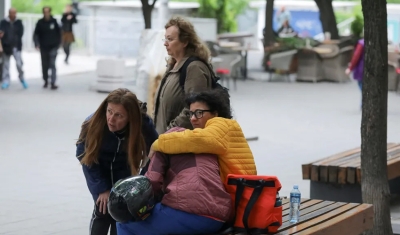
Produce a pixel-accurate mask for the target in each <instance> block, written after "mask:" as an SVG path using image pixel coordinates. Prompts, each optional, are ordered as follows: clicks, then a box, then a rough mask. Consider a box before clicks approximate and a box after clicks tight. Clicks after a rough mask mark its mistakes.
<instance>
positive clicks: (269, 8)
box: [264, 0, 275, 47]
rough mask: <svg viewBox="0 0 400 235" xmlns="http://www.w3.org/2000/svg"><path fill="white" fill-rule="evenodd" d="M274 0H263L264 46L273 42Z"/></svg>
mask: <svg viewBox="0 0 400 235" xmlns="http://www.w3.org/2000/svg"><path fill="white" fill-rule="evenodd" d="M273 14H274V0H266V1H265V28H264V47H267V46H270V45H272V44H273V43H274V42H275V34H274V29H273V23H272V22H273Z"/></svg>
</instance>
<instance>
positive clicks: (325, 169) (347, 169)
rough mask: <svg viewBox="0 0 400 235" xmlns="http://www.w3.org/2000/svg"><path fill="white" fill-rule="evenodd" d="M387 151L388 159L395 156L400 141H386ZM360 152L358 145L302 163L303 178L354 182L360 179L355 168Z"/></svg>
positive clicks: (331, 181)
mask: <svg viewBox="0 0 400 235" xmlns="http://www.w3.org/2000/svg"><path fill="white" fill-rule="evenodd" d="M387 152H388V159H390V156H392V157H393V155H396V156H397V153H399V152H400V143H388V144H387ZM360 154H361V148H360V147H358V148H354V149H350V150H348V151H344V152H341V153H338V154H335V155H332V156H330V157H327V158H324V159H321V160H318V161H315V162H312V163H309V164H303V165H302V173H303V179H311V180H312V181H319V182H325V183H328V182H329V183H339V184H346V183H349V184H355V183H357V182H359V179H360V178H359V177H360V172H358V170H357V167H359V166H360V164H361V156H360ZM399 174H400V173H399ZM391 175H393V174H391ZM394 175H395V174H394Z"/></svg>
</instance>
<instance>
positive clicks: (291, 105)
mask: <svg viewBox="0 0 400 235" xmlns="http://www.w3.org/2000/svg"><path fill="white" fill-rule="evenodd" d="M132 72H133V71H132V69H127V71H126V73H127V77H129V75H130V74H132ZM94 79H95V73H94V72H91V73H85V74H79V75H70V76H63V77H60V79H59V84H60V89H59V90H58V91H51V90H44V89H42V88H41V85H42V81H41V80H39V79H31V80H30V88H29V89H28V90H23V89H22V88H21V87H20V86H19V84H15V85H14V84H13V85H12V86H11V87H10V89H9V90H7V91H2V90H0V110H1V115H0V125H1V129H0V130H1V131H0V149H1V151H0V178H1V179H2V183H3V185H2V191H1V193H0V208H1V210H0V234H7V235H25V234H31V235H48V234H63V235H67V234H68V235H70V234H87V232H88V225H89V219H90V215H91V210H92V199H91V196H90V194H89V192H88V190H87V187H86V184H85V180H84V177H83V174H82V171H81V168H80V165H79V164H78V161H77V160H76V159H75V145H74V144H75V141H76V138H77V137H78V134H79V130H80V124H81V122H82V121H83V120H84V118H85V117H86V116H87V115H88V114H89V113H91V112H92V111H93V110H95V109H96V108H97V107H98V105H99V104H100V102H101V101H102V100H103V99H104V98H105V96H106V95H105V94H100V93H96V92H93V91H89V89H88V88H89V86H90V84H91V83H92V82H93V81H94ZM238 87H239V88H238V90H237V91H232V92H231V94H232V104H233V108H234V116H235V118H236V119H237V120H238V121H239V123H240V124H241V125H242V127H243V130H244V132H245V134H246V135H247V136H249V137H250V136H258V137H259V140H258V141H255V142H251V143H250V145H251V148H252V150H253V152H254V155H255V158H256V163H257V167H258V172H259V174H271V175H277V176H278V177H279V179H280V180H281V182H282V184H283V188H282V192H281V195H288V194H289V191H290V189H291V187H292V185H293V184H299V186H300V190H301V192H302V196H304V197H308V196H309V186H308V181H303V180H302V177H301V164H302V163H307V162H310V161H313V160H316V159H318V158H321V157H325V156H327V155H330V154H334V153H336V152H338V151H342V150H346V149H348V148H353V147H355V146H358V145H359V144H360V120H361V112H360V109H359V100H360V94H359V91H358V89H357V85H356V84H354V83H347V84H334V83H318V84H311V83H281V82H273V83H268V82H260V81H247V82H239V83H238ZM399 117H400V96H399V95H396V94H393V93H390V94H389V113H388V128H389V130H388V141H392V142H400V136H399V135H398V133H400V122H399V121H398V120H399Z"/></svg>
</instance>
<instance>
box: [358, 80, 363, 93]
mask: <svg viewBox="0 0 400 235" xmlns="http://www.w3.org/2000/svg"><path fill="white" fill-rule="evenodd" d="M357 83H358V87H359V88H360V91H362V84H363V82H362V80H361V81H357Z"/></svg>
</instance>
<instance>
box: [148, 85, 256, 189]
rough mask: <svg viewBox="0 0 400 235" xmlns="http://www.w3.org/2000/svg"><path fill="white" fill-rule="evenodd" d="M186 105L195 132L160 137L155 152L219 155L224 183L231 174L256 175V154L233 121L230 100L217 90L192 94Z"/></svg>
mask: <svg viewBox="0 0 400 235" xmlns="http://www.w3.org/2000/svg"><path fill="white" fill-rule="evenodd" d="M186 104H187V106H188V107H189V110H190V111H189V112H188V113H187V115H188V116H189V118H190V122H191V123H192V125H193V127H194V130H185V131H182V132H172V133H166V134H161V135H159V137H158V140H156V141H155V142H154V143H153V145H152V151H160V152H163V153H166V154H180V153H195V154H199V153H211V154H216V155H218V161H219V168H220V175H221V180H222V182H224V183H226V177H227V176H228V174H241V175H256V174H257V170H256V165H255V162H254V157H253V153H252V152H251V150H250V147H249V145H248V143H247V140H246V138H245V137H244V134H243V131H242V129H241V127H240V125H239V124H238V123H237V122H236V121H235V120H233V119H232V114H231V108H230V101H229V97H225V96H224V95H223V94H221V93H218V92H217V91H215V90H211V91H204V92H200V93H195V94H191V95H190V96H189V97H188V98H187V99H186ZM149 157H152V152H150V154H149Z"/></svg>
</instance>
